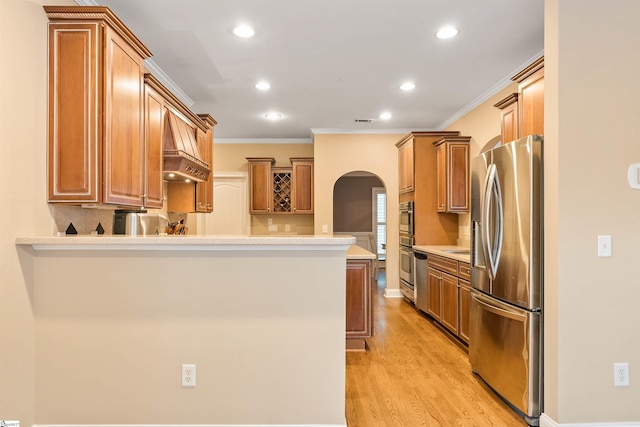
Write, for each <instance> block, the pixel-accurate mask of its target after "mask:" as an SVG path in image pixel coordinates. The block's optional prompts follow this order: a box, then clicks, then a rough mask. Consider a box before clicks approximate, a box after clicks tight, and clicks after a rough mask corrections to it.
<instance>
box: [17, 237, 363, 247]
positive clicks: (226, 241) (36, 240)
mask: <svg viewBox="0 0 640 427" xmlns="http://www.w3.org/2000/svg"><path fill="white" fill-rule="evenodd" d="M355 240H356V239H355V237H352V236H332V235H309V236H197V235H194V236H144V237H143V236H113V235H103V236H90V235H72V236H61V237H55V236H50V237H18V238H16V245H27V246H32V247H33V248H34V249H35V250H79V249H81V250H209V251H210V250H225V251H229V250H244V251H248V250H347V249H348V248H349V247H350V246H352V245H353V244H354V243H355Z"/></svg>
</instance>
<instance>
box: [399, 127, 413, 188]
mask: <svg viewBox="0 0 640 427" xmlns="http://www.w3.org/2000/svg"><path fill="white" fill-rule="evenodd" d="M396 146H397V147H398V184H399V188H398V189H399V191H400V194H402V193H410V192H412V191H413V189H414V182H415V175H414V152H413V137H412V136H411V135H407V137H405V138H404V139H402V140H400V141H399V142H398V143H397V144H396Z"/></svg>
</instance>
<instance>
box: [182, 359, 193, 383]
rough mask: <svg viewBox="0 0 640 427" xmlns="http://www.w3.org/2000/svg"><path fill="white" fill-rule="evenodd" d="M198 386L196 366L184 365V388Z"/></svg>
mask: <svg viewBox="0 0 640 427" xmlns="http://www.w3.org/2000/svg"><path fill="white" fill-rule="evenodd" d="M195 386H196V365H193V364H184V365H182V387H195Z"/></svg>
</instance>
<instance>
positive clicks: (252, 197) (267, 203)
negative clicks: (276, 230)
mask: <svg viewBox="0 0 640 427" xmlns="http://www.w3.org/2000/svg"><path fill="white" fill-rule="evenodd" d="M247 161H248V162H249V213H251V214H270V213H272V204H273V175H272V173H271V166H272V165H273V164H275V162H276V159H274V158H273V157H247Z"/></svg>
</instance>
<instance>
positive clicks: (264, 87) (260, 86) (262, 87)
mask: <svg viewBox="0 0 640 427" xmlns="http://www.w3.org/2000/svg"><path fill="white" fill-rule="evenodd" d="M270 88H271V85H270V84H269V82H265V81H262V82H258V83H256V89H260V90H269V89H270Z"/></svg>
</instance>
